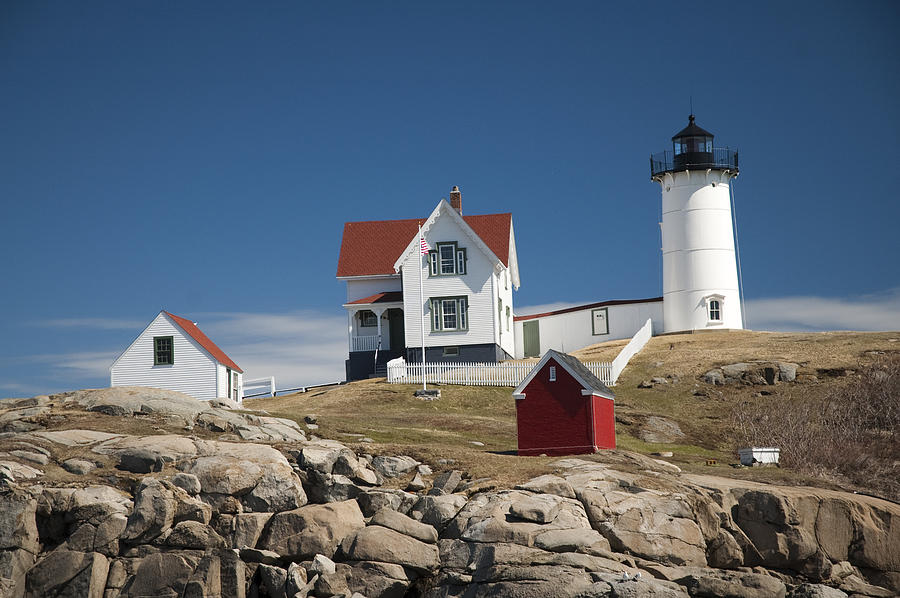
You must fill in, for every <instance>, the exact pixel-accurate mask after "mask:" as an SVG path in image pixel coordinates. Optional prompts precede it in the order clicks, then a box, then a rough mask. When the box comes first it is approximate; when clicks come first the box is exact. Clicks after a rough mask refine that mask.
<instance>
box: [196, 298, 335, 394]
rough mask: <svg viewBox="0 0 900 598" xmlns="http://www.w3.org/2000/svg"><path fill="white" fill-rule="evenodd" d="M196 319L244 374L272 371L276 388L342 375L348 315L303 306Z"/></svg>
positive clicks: (250, 376) (247, 376)
mask: <svg viewBox="0 0 900 598" xmlns="http://www.w3.org/2000/svg"><path fill="white" fill-rule="evenodd" d="M197 324H198V326H200V328H201V329H202V330H203V331H204V332H206V334H207V335H209V337H210V338H212V339H213V340H214V341H215V343H216V344H217V345H219V346H220V347H221V348H222V350H224V351H225V352H226V353H227V354H228V355H229V356H230V357H231V358H232V359H234V360H235V362H237V364H238V365H240V366H241V368H242V369H243V370H244V378H245V379H254V378H267V377H269V376H275V383H276V386H277V387H278V388H296V387H299V386H310V385H314V384H322V383H327V382H339V381H341V380H343V379H344V374H345V372H344V360H345V359H347V318H346V316H343V315H334V314H333V313H332V312H321V311H316V310H303V311H296V312H288V313H280V314H258V313H249V312H234V313H221V312H220V313H209V314H197Z"/></svg>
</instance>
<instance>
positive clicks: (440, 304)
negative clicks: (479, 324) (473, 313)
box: [431, 297, 469, 332]
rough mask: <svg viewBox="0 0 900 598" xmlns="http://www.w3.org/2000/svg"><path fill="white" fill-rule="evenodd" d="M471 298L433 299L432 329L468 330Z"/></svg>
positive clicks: (438, 330) (447, 330) (437, 330)
mask: <svg viewBox="0 0 900 598" xmlns="http://www.w3.org/2000/svg"><path fill="white" fill-rule="evenodd" d="M468 309H469V300H468V299H467V298H466V297H435V298H433V299H432V300H431V330H432V331H433V332H442V331H443V332H449V331H453V330H468V329H469V322H468V320H469V318H468Z"/></svg>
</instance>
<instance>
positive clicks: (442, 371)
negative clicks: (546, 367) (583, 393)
mask: <svg viewBox="0 0 900 598" xmlns="http://www.w3.org/2000/svg"><path fill="white" fill-rule="evenodd" d="M584 365H585V366H587V368H588V369H589V370H590V371H591V372H592V373H593V374H594V375H595V376H597V377H598V378H600V380H601V381H603V382H604V383H605V384H607V385H612V381H611V376H610V374H611V371H612V364H610V363H586V364H584ZM534 366H535V362H533V361H518V362H516V361H510V362H504V363H426V364H425V375H426V382H428V383H431V384H458V385H462V386H518V385H519V384H520V383H521V382H522V380H524V379H525V376H527V375H528V373H529V372H530V371H531V369H532V368H533V367H534ZM387 381H388V383H390V384H421V383H422V364H421V363H418V364H410V363H406V361H405V360H403V359H402V358H398V359H394V360H392V361H390V362H388V367H387Z"/></svg>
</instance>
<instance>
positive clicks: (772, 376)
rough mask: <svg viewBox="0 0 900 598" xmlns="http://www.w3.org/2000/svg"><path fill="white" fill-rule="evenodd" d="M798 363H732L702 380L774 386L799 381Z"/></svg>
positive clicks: (706, 374) (715, 369) (721, 383)
mask: <svg viewBox="0 0 900 598" xmlns="http://www.w3.org/2000/svg"><path fill="white" fill-rule="evenodd" d="M799 367H800V366H798V365H797V364H796V363H789V362H785V361H751V362H746V363H745V362H741V363H731V364H728V365H724V366H722V367H719V368H714V369H712V370H709V371H708V372H706V373H705V374H704V375H703V376H702V378H703V381H704V382H706V383H707V384H715V385H725V384H747V385H754V384H755V385H764V386H765V385H769V386H771V385H774V384H778V383H779V382H793V381H794V380H796V379H797V369H798V368H799Z"/></svg>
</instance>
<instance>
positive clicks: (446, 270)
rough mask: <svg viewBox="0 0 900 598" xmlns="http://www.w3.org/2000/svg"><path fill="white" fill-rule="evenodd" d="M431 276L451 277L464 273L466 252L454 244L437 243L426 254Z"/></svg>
mask: <svg viewBox="0 0 900 598" xmlns="http://www.w3.org/2000/svg"><path fill="white" fill-rule="evenodd" d="M428 265H429V274H430V275H431V276H453V275H455V274H465V273H466V250H465V248H463V247H458V246H457V245H456V242H450V243H438V244H437V245H436V246H435V248H434V249H433V250H432V251H430V252H429V254H428Z"/></svg>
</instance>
